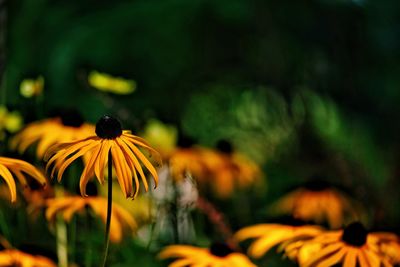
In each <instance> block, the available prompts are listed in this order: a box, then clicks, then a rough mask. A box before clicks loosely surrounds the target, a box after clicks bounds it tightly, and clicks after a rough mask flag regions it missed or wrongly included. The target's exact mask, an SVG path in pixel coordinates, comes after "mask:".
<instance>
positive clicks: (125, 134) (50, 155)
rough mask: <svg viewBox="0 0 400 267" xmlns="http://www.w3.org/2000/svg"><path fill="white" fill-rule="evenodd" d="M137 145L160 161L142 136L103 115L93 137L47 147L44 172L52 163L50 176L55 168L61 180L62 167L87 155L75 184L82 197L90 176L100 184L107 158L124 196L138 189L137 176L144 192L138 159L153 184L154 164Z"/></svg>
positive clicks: (63, 169)
mask: <svg viewBox="0 0 400 267" xmlns="http://www.w3.org/2000/svg"><path fill="white" fill-rule="evenodd" d="M138 147H140V148H143V149H145V150H147V151H148V152H149V153H150V155H151V156H153V157H154V158H155V160H156V161H158V162H160V163H161V159H160V156H159V153H158V152H157V151H156V150H154V149H153V148H152V147H150V145H149V144H148V143H147V142H146V141H145V140H144V139H142V138H140V137H137V136H135V135H132V134H131V133H130V131H122V128H121V124H120V123H119V121H118V120H116V119H114V118H112V117H110V116H103V117H102V118H101V119H100V120H99V121H98V122H97V124H96V136H90V137H88V138H86V139H82V140H78V141H75V142H70V143H62V144H56V145H54V146H52V147H51V148H49V150H48V151H47V153H46V157H45V158H46V160H48V163H47V166H46V171H47V169H48V168H50V166H51V165H53V163H54V166H53V167H52V171H51V177H54V174H55V172H56V171H58V174H57V180H58V181H61V178H62V175H63V173H64V171H65V170H66V168H67V167H68V166H69V165H70V164H71V163H72V162H73V161H74V160H76V159H78V158H79V157H82V156H85V155H87V156H88V160H87V161H86V162H85V163H84V165H85V168H84V170H83V172H82V175H81V177H80V185H79V186H80V190H81V194H82V196H86V185H87V183H88V182H89V180H90V178H92V177H93V176H96V178H97V179H98V181H99V183H100V184H103V183H104V169H105V168H106V166H107V162H108V160H109V157H111V159H112V163H113V166H114V168H115V172H116V176H117V180H118V182H119V185H120V187H121V190H122V192H123V193H124V196H125V197H126V198H128V197H132V198H135V197H136V195H137V193H138V192H139V176H140V178H141V180H142V183H143V185H144V188H145V190H146V191H148V187H149V186H148V183H147V180H146V175H145V174H144V172H143V168H142V166H141V164H140V162H141V163H143V165H144V166H145V167H146V169H147V170H148V171H149V172H150V174H151V175H152V176H153V179H154V182H155V186H157V182H158V175H157V171H156V169H155V167H154V166H153V165H152V163H151V162H150V161H149V160H148V159H147V158H146V156H145V155H144V154H143V152H142V151H140V150H139V148H138ZM132 178H133V179H132ZM132 180H133V181H134V182H135V185H133V182H132Z"/></svg>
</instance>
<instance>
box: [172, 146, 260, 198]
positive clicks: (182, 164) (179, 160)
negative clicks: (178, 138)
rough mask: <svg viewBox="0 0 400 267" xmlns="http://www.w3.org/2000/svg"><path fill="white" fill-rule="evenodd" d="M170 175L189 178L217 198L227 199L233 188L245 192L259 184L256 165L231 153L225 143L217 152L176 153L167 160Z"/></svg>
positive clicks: (191, 150) (194, 149)
mask: <svg viewBox="0 0 400 267" xmlns="http://www.w3.org/2000/svg"><path fill="white" fill-rule="evenodd" d="M169 163H170V168H171V174H172V176H173V177H174V178H175V179H178V180H181V179H182V178H184V177H186V176H187V174H188V173H189V174H191V175H192V176H193V177H194V178H195V179H196V181H197V182H198V183H199V185H200V186H202V187H205V186H209V187H211V188H212V189H213V191H214V192H215V193H216V194H217V196H219V197H221V198H226V197H229V196H230V195H231V194H232V193H233V191H234V189H235V188H245V187H248V186H250V185H252V184H255V183H257V182H260V181H261V179H260V178H261V176H262V172H261V170H260V168H259V167H258V165H257V164H255V163H254V162H252V161H251V160H249V159H248V158H247V157H245V156H244V155H241V154H239V153H235V152H233V149H232V148H231V146H230V144H229V143H228V142H226V141H222V142H219V145H218V150H212V149H208V148H203V147H192V148H183V149H177V150H176V151H175V152H173V153H172V155H171V157H170V161H169Z"/></svg>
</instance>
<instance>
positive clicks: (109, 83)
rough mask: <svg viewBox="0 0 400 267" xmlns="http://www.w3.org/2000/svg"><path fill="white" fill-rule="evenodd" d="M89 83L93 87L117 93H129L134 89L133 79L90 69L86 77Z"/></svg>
mask: <svg viewBox="0 0 400 267" xmlns="http://www.w3.org/2000/svg"><path fill="white" fill-rule="evenodd" d="M88 81H89V84H90V85H91V86H93V87H94V88H96V89H98V90H100V91H103V92H109V93H114V94H118V95H127V94H131V93H133V92H134V91H135V89H136V82H135V81H134V80H126V79H123V78H121V77H113V76H111V75H110V74H106V73H101V72H97V71H92V72H90V73H89V77H88Z"/></svg>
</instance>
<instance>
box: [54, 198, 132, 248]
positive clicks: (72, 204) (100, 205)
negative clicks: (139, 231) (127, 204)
mask: <svg viewBox="0 0 400 267" xmlns="http://www.w3.org/2000/svg"><path fill="white" fill-rule="evenodd" d="M47 206H48V207H47V209H46V219H47V220H48V221H54V220H55V217H56V215H57V214H58V213H61V214H62V217H63V218H64V220H65V221H66V222H70V221H71V219H72V217H73V216H74V214H75V213H77V212H81V213H82V212H85V211H86V207H90V208H91V209H92V210H93V211H94V213H95V214H96V215H97V216H99V217H100V218H101V220H102V221H103V222H104V223H106V218H107V199H106V198H102V197H84V198H83V197H80V196H70V197H60V198H54V199H49V200H47ZM124 228H128V229H129V230H130V231H132V232H133V231H134V230H136V228H137V224H136V221H135V219H133V217H132V216H131V215H130V213H129V212H128V211H126V210H125V209H124V208H122V207H121V206H119V205H118V204H115V203H113V209H112V213H111V225H110V240H111V241H112V242H115V243H117V242H120V241H121V240H122V232H123V229H124Z"/></svg>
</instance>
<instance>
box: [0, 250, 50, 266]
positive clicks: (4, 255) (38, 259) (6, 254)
mask: <svg viewBox="0 0 400 267" xmlns="http://www.w3.org/2000/svg"><path fill="white" fill-rule="evenodd" d="M12 266H18V267H56V266H57V265H56V264H55V263H54V262H53V261H51V260H50V259H48V258H46V257H43V256H39V255H31V254H27V253H25V252H22V251H19V250H16V249H6V250H3V251H0V267H12Z"/></svg>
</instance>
